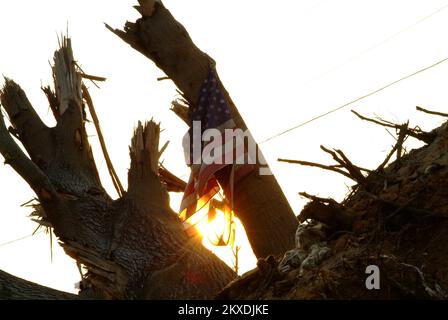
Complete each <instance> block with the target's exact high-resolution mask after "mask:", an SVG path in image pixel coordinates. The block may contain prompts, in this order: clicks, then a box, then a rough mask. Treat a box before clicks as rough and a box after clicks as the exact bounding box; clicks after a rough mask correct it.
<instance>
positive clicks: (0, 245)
mask: <svg viewBox="0 0 448 320" xmlns="http://www.w3.org/2000/svg"><path fill="white" fill-rule="evenodd" d="M44 231H45V230H41V231H39V232H36V233H32V234H29V235H27V236H24V237H21V238H18V239H14V240H11V241H8V242H5V243H1V244H0V248H1V247H6V246H8V245H10V244H13V243H16V242H19V241H22V240H25V239H28V238H31V237H32V236H34V235H36V234H39V233H42V232H44Z"/></svg>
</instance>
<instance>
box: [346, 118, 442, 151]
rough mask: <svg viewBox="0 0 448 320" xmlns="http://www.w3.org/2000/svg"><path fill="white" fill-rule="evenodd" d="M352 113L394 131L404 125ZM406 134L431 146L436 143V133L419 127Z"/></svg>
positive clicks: (408, 130)
mask: <svg viewBox="0 0 448 320" xmlns="http://www.w3.org/2000/svg"><path fill="white" fill-rule="evenodd" d="M351 112H352V113H354V114H355V115H356V116H357V117H358V118H360V119H361V120H365V121H368V122H372V123H375V124H377V125H380V126H383V127H388V128H393V129H396V130H399V129H400V128H401V126H402V125H399V124H393V123H391V122H388V121H384V120H382V121H379V120H375V119H371V118H367V117H365V116H362V115H360V114H359V113H357V112H356V111H354V110H351ZM406 134H407V135H409V136H411V137H413V138H415V139H418V140H421V141H423V142H425V143H427V144H431V143H432V142H433V141H434V139H435V138H436V135H435V134H434V133H431V132H425V131H423V130H421V129H419V128H418V127H417V128H415V129H410V128H408V129H407V132H406Z"/></svg>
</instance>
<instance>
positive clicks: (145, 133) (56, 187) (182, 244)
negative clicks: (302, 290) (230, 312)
mask: <svg viewBox="0 0 448 320" xmlns="http://www.w3.org/2000/svg"><path fill="white" fill-rule="evenodd" d="M53 74H54V80H55V91H54V92H53V91H52V90H51V89H49V88H46V89H45V93H46V94H47V97H48V98H49V101H50V105H51V108H52V111H53V114H54V115H55V117H56V120H57V125H56V126H55V127H54V128H49V127H47V126H46V125H45V124H44V123H43V122H42V121H41V120H40V118H39V117H38V115H37V113H36V112H35V111H34V109H33V107H32V106H31V103H30V102H29V101H28V99H27V97H26V95H25V93H24V91H23V90H22V89H21V88H20V87H19V86H18V85H17V84H16V83H14V82H13V81H11V80H8V79H6V80H5V85H4V87H3V89H2V90H1V91H0V98H1V103H2V105H3V108H4V109H5V111H6V112H7V114H8V115H9V119H10V121H11V124H12V126H13V127H12V128H10V129H9V130H8V128H6V125H5V122H4V119H3V115H2V113H1V112H0V153H1V154H2V155H3V157H4V158H5V162H6V163H7V164H9V165H11V166H12V167H13V169H14V170H15V171H16V172H17V173H18V174H19V175H20V176H21V177H22V178H23V179H24V180H25V181H26V182H27V183H28V184H29V185H30V187H31V188H32V189H33V190H34V192H35V193H36V195H37V197H38V199H39V206H40V209H39V210H36V212H35V213H34V215H35V216H38V218H39V219H40V223H41V224H42V225H44V226H52V227H53V229H54V233H55V234H56V236H57V237H58V239H59V241H60V243H61V245H62V247H63V248H64V250H65V252H66V253H67V254H68V255H69V256H71V257H72V258H74V259H75V260H77V261H78V262H79V263H80V264H82V265H84V266H85V267H86V269H87V270H88V272H87V273H86V274H85V275H84V276H83V279H82V281H81V288H82V290H81V295H82V296H86V295H87V296H89V297H92V296H93V297H96V298H114V299H142V298H147V299H209V298H212V297H214V295H215V294H216V292H218V291H219V290H220V289H221V288H222V287H224V286H225V285H226V284H227V283H228V282H229V281H230V280H232V279H233V278H234V277H235V273H234V272H233V271H232V270H231V269H230V268H229V267H228V266H227V265H225V264H224V263H223V262H222V261H221V260H220V259H218V258H217V257H216V256H215V255H213V254H212V253H211V252H210V251H208V250H207V249H206V248H204V247H203V246H202V244H201V242H200V239H197V238H189V237H188V236H187V235H186V233H185V232H184V230H183V227H182V223H181V221H180V220H179V219H178V217H177V215H176V214H175V213H174V212H172V211H171V209H170V207H169V196H168V192H167V187H166V185H165V184H163V183H161V181H160V179H159V167H158V161H159V155H160V153H159V133H160V127H159V125H157V124H155V123H154V122H152V121H151V122H148V123H145V124H144V125H142V124H141V123H140V124H139V125H138V127H137V128H136V130H135V133H134V137H133V139H132V143H131V147H130V156H131V166H130V170H129V176H128V185H129V187H128V190H127V192H125V193H124V194H123V196H122V197H121V198H119V199H118V200H113V199H112V198H111V197H110V196H109V195H108V194H107V193H106V191H105V190H104V188H103V186H102V185H101V182H100V179H99V176H98V171H97V169H96V165H95V161H94V159H93V155H92V150H91V147H90V144H89V141H88V137H87V134H86V130H85V121H86V115H85V102H84V101H83V99H82V97H86V96H88V95H87V92H83V91H85V90H87V88H86V87H85V86H83V84H82V80H81V75H80V73H79V72H78V70H77V69H76V65H75V63H74V58H73V54H72V50H71V45H70V40H69V39H66V38H64V39H63V44H62V47H61V48H60V49H59V50H57V51H56V53H55V59H54V67H53ZM83 93H84V94H83ZM11 133H13V134H14V135H15V136H16V137H17V138H18V139H19V140H20V142H21V143H22V144H23V146H24V147H25V149H26V151H27V152H28V154H29V157H28V156H27V155H26V154H25V153H24V152H23V151H22V150H21V148H20V147H19V146H18V145H17V143H16V142H15V140H14V139H13V138H12V136H11ZM0 291H1V290H0ZM32 297H33V296H32V295H30V298H32Z"/></svg>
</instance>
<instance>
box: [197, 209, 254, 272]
mask: <svg viewBox="0 0 448 320" xmlns="http://www.w3.org/2000/svg"><path fill="white" fill-rule="evenodd" d="M188 222H189V223H190V224H192V225H194V226H195V228H196V230H197V231H198V232H199V235H200V236H201V237H202V244H203V245H204V247H206V248H207V249H209V250H210V251H211V252H213V253H214V254H215V255H217V256H218V257H219V258H220V259H221V260H223V261H224V262H225V263H226V264H227V265H229V266H230V267H231V268H232V269H234V270H236V271H237V272H238V273H239V274H242V273H244V272H246V271H248V270H250V269H253V268H254V267H255V265H256V258H255V255H254V253H253V251H252V248H251V246H250V243H249V240H248V238H247V235H246V231H245V230H244V226H243V224H242V223H241V221H240V220H239V219H238V218H236V217H234V216H233V217H232V218H231V220H230V221H229V217H228V216H227V215H226V213H225V212H223V211H222V210H220V209H215V208H210V205H209V204H206V205H204V206H203V207H202V209H201V210H199V211H198V212H197V213H196V214H194V215H193V216H192V217H190V218H189V220H188Z"/></svg>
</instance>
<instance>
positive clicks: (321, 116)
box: [258, 57, 448, 144]
mask: <svg viewBox="0 0 448 320" xmlns="http://www.w3.org/2000/svg"><path fill="white" fill-rule="evenodd" d="M447 60H448V57H446V58H444V59H442V60H440V61H438V62H436V63H434V64H432V65H430V66H428V67H425V68H423V69H420V70H418V71H416V72H413V73H411V74H409V75H407V76H404V77H402V78H400V79H398V80H395V81H393V82H391V83H389V84H387V85H385V86H383V87H381V88H379V89H376V90H375V91H372V92H370V93H368V94H366V95H363V96H362V97H359V98H356V99H355V100H352V101H350V102H347V103H345V104H343V105H341V106H338V107H336V108H334V109H331V110H329V111H327V112H325V113H323V114H321V115H318V116H316V117H314V118H312V119H310V120H307V121H305V122H302V123H300V124H298V125H296V126H294V127H292V128H290V129H288V130H285V131H282V132H280V133H278V134H276V135H274V136H272V137H270V138H267V139H265V140H263V141H261V142H259V143H258V144H263V143H266V142H268V141H271V140H273V139H275V138H278V137H280V136H282V135H285V134H286V133H289V132H291V131H293V130H296V129H298V128H300V127H303V126H305V125H307V124H309V123H311V122H314V121H316V120H318V119H321V118H323V117H325V116H327V115H329V114H332V113H334V112H336V111H339V110H341V109H344V108H346V107H348V106H350V105H352V104H354V103H356V102H358V101H361V100H364V99H366V98H368V97H370V96H373V95H375V94H377V93H379V92H381V91H383V90H385V89H387V88H389V87H392V86H393V85H395V84H397V83H399V82H401V81H404V80H407V79H409V78H411V77H413V76H416V75H417V74H419V73H422V72H424V71H427V70H429V69H432V68H434V67H437V66H438V65H440V64H442V63H444V62H445V61H447Z"/></svg>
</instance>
